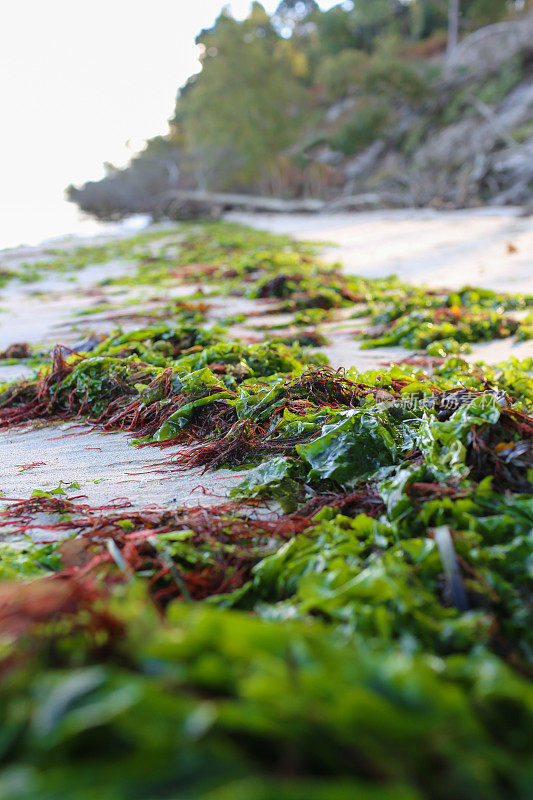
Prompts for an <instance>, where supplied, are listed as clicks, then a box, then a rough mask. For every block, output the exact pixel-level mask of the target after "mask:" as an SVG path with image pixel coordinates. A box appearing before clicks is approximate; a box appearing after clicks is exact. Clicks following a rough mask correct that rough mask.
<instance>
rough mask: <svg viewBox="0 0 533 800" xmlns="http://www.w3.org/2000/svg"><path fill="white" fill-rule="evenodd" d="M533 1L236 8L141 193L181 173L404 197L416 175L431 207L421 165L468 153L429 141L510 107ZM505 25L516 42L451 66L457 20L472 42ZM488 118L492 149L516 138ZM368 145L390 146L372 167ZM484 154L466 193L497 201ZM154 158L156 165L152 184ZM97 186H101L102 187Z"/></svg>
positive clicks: (121, 176)
mask: <svg viewBox="0 0 533 800" xmlns="http://www.w3.org/2000/svg"><path fill="white" fill-rule="evenodd" d="M531 5H532V4H531V2H526V0H347V2H342V3H339V4H338V5H335V6H334V7H333V8H331V9H329V10H327V11H322V10H321V9H320V8H319V6H318V5H317V3H316V2H315V0H282V1H281V2H280V3H279V6H278V8H277V9H276V11H275V12H274V14H271V15H269V14H267V13H266V11H265V9H264V7H263V6H262V5H261V4H260V3H259V2H254V3H253V4H252V6H251V10H250V13H249V15H248V16H247V18H246V19H244V20H242V21H239V20H235V19H234V18H233V17H232V16H231V15H230V14H229V13H228V11H227V10H223V11H222V13H221V14H220V16H219V17H218V19H217V20H216V22H215V24H214V25H213V27H211V28H209V29H206V30H203V31H201V33H200V34H199V35H198V37H197V40H196V41H197V44H198V46H199V48H200V53H201V56H200V60H201V70H200V71H199V72H198V73H197V74H196V75H193V76H191V78H190V79H189V80H188V82H187V83H186V84H185V86H183V87H182V88H181V89H180V91H179V92H178V95H177V100H176V107H175V114H174V117H173V119H172V120H171V121H170V130H169V134H168V136H167V137H165V138H164V141H163V142H161V141H160V138H159V139H158V140H154V141H151V142H148V144H147V147H146V149H145V151H144V152H143V153H142V154H141V155H140V156H139V157H137V158H136V159H134V161H133V162H132V166H131V168H130V169H133V171H134V173H135V176H136V180H135V181H134V183H135V187H136V188H135V192H137V193H138V191H139V189H138V186H139V182H140V183H142V181H143V180H144V181H145V182H146V185H147V187H148V185H149V190H150V191H149V192H147V193H145V194H149V195H150V196H153V195H155V194H157V193H158V191H159V193H160V194H161V192H164V191H167V190H168V189H169V187H176V181H175V180H174V178H175V175H176V169H178V172H179V176H180V177H179V181H178V183H179V186H181V187H182V188H183V187H185V188H189V189H199V190H210V191H233V192H235V191H241V192H242V191H244V192H255V193H261V194H274V195H282V196H288V197H297V196H302V195H306V194H316V193H318V195H319V196H326V197H327V196H331V195H334V194H335V193H338V192H339V191H340V190H342V191H343V192H344V194H346V193H348V192H350V191H354V190H360V191H361V190H362V191H368V189H371V190H372V191H373V190H374V187H376V186H380V185H382V184H383V185H385V186H386V188H387V190H389V189H392V190H394V191H396V190H397V189H398V188H399V187H400V186H401V184H402V181H403V183H404V184H405V185H407V184H408V185H409V190H410V197H411V202H414V203H421V202H427V200H426V197H427V196H428V192H429V191H430V189H429V188H428V189H427V190H426V189H424V190H423V191H422V190H421V189H420V187H421V186H422V184H423V183H424V181H425V180H426V178H425V177H424V176H421V178H420V179H418V177H416V176H415V177H412V178H411V177H409V175H408V173H409V172H410V171H411V169H412V168H414V167H416V160H417V159H418V160H423V159H424V158H426V161H427V162H428V163H429V162H431V161H432V160H433V161H434V162H435V163H437V162H439V159H440V160H441V161H442V160H443V159H445V157H447V156H445V151H446V153H448V154H450V153H451V154H452V156H453V154H454V153H455V152H457V148H454V147H453V146H452V145H450V146H448V149H446V148H444V149H443V148H441V151H440V152H439V153H435V154H433V155H432V154H431V153H430V154H426V155H424V153H425V150H424V148H426V149H427V146H428V143H431V141H435V142H438V141H440V140H439V136H441V134H442V131H443V130H444V129H445V128H446V126H448V127H450V126H453V125H457V124H459V123H463V122H464V120H465V119H468V118H470V117H471V118H472V120H473V126H474V127H473V130H476V126H477V125H478V124H479V119H477V118H476V115H477V116H478V117H479V113H480V112H479V106H478V107H477V111H476V107H475V103H474V102H473V101H472V97H475V98H478V96H479V98H483V97H485V98H491V99H492V106H494V111H491V112H490V113H494V114H497V113H498V108H497V106H498V104H499V103H500V104H501V103H502V102H503V100H504V99H505V96H506V95H507V94H509V92H511V91H512V90H513V89H514V87H515V86H517V85H518V84H520V82H521V81H524V80H525V79H526V78H527V75H528V74H529V72H528V71H529V70H530V66H531V61H532V58H531V55H528V48H527V46H526V44H524V43H523V42H522V39H520V36H518V38H519V39H520V43H519V44H516V43H515V39H516V36H515V38H512V37H513V36H514V33H513V31H514V30H515V29H514V28H513V25H514V26H516V25H517V24H518V23H517V22H516V20H518V19H520V15H522V16H524V15H527V11H528V9H530V8H531ZM529 19H530V20H531V16H530V17H529ZM498 21H504V22H508V24H509V26H510V28H509V30H510V31H511V33H510V34H509V35H510V36H511V34H512V36H511V39H509V38H507V39H505V35H506V34H505V31H504V32H503V36H504V39H503V40H502V41H503V44H501V45H498V44H496V46H494V43H493V42H492V44H491V47H490V48H489V49H488V51H487V52H488V56H486V54H485V52H484V51H483V52H482V51H480V50H475V48H474V50H472V58H471V59H470V60H471V61H473V62H475V61H476V60H477V66H476V65H474V66H472V64H470V63H469V62H468V60H467V62H465V63H466V66H465V64H463V65H461V63H460V62H457V64H456V65H455V67H454V68H453V69H452V68H451V67H450V66H449V62H450V58H451V57H452V52H451V51H453V48H454V45H455V41H454V37H455V34H454V27H455V25H457V36H458V38H459V39H464V38H465V36H466V37H468V35H469V34H471V33H472V32H474V31H476V30H477V29H478V28H480V27H481V26H483V25H487V24H490V23H494V22H498ZM526 25H527V20H526V21H525V22H524V26H526ZM450 27H451V37H452V38H451V40H450V38H449V33H450ZM504 27H505V26H504ZM524 30H525V27H524ZM517 35H518V34H517ZM522 38H524V41H526V39H527V36H526V37H522ZM467 41H468V39H467ZM491 41H492V40H491ZM516 41H518V39H517V40H516ZM509 42H510V44H509ZM447 45H448V58H446V50H447ZM450 45H451V47H450ZM460 49H461V48H458V50H460ZM467 49H468V48H467ZM498 49H501V50H502V52H501V53H498V52H497V51H498ZM507 51H508V52H507ZM506 53H507V55H506ZM494 59H495V60H494ZM506 59H507V60H506ZM452 60H453V59H452ZM502 87H503V89H502ZM521 97H522V100H521V101H520V102H524V103H525V104H526V107H525V110H524V111H523V113H522V112H521V113H520V114H518V115H516V114H515V116H513V117H512V120H511V122H510V123H509V124H511V125H512V127H513V129H516V130H520V132H521V133H520V136H522V138H523V137H526V139H527V137H528V135H529V134H528V131H529V128H528V125H529V121H530V120H529V117H528V113H529V112H528V110H527V109H528V108H529V105H528V104H529V102H530V101H529V98H528V97H527V98H526V97H525V95H523V96H522V95H521ZM476 102H477V101H476ZM483 102H485V101H483ZM489 105H490V104H489ZM530 111H531V109H530ZM483 124H486V125H487V126H488V127H487V136H486V137H485V138H486V140H487V143H488V144H487V148H488V149H487V153H489V151H490V153H492V154H493V153H494V152H496V150H497V149H498V148H500V147H501V143H502V134H501V133H500V135H499V136H498V135H496V136H494V135H493V134H494V131H495V130H497V129H498V126H500V128H501V124H503V123H500V122H495V121H493V123H492V126H491V125H490V124H489V118H488V117H487V115H486V114H485V118H484V123H483ZM505 124H506V125H507V124H508V123H507V122H506V123H505ZM467 127H468V126H467ZM454 135H455V134H454ZM457 135H459V134H457ZM464 135H469V134H468V131H467V128H465V130H464V132H463V136H464ZM509 136H510V137H511V138H512V137H513V130H510V131H509ZM450 137H451V138H452V139H453V136H452V133H450V134H449V137H448V138H450ZM503 139H505V137H503ZM478 144H479V143H478ZM478 144H476V146H478ZM519 144H520V143H519ZM480 146H482V147H483V145H480ZM368 148H374V150H376V152H377V151H378V150H379V152H380V153H381V155H380V161H379V163H378V162H376V163H372V164H371V167H370V172H369V171H368V169H367V168H365V169H366V172H365V169H363V171H362V173H361V174H359V172H358V169H359V167H358V166H357V165H355V166H353V164H352V162H351V161H350V162H349V163H348V162H346V159H348V158H352V157H355V156H361V157H362V159H363V161H365V158H366V161H369V162H371V161H372V159H371V158H370V155H368V158H367V157H366V156H364V154H365V151H366V149H368ZM491 148H492V149H491ZM374 150H372V151H371V152H374ZM474 155H475V154H474ZM363 156H364V157H363ZM487 157H488V156H487ZM465 158H467V160H468V159H470V161H471V160H472V156H471V155H469V156H466V155H465ZM480 158H481V157H480ZM483 158H484V156H483ZM366 161H365V163H366ZM455 161H456V159H454V157H451V158H450V170H451V171H450V173H449V176H448V177H449V179H450V180H454V177H453V176H454V174H455V173H454V172H453V170H456V171H457V169H459V170H460V168H461V165H458V164H455ZM452 162H453V163H452ZM478 162H479V163H478V170H477V173H476V175H477V177H475V176H471V177H469V178H468V181H471V182H472V181H474V183H475V185H474V183H472V188H469V186H468V187H466V188H465V189H464V191H463V195H464V198H465V202H470V200H469V198H470V197H472V198H473V197H474V195H476V197H477V199H478V200H480V201H482V200H483V199H484V195H483V193H485V195H487V193H488V194H496V195H497V190H498V189H500V188H501V185H500V183H501V182H500V179H499V178H498V177H496V178H494V180H492V179H491V180H489V179H488V178H487V176H486V175H485V174H484V173H483V170H484V169H485V168H486V169H492V166H491V165H489V164H488V162H487V164H485V161H483V159H482V158H481V160H479V159H478ZM162 163H164V164H166V167H165V168H163V167H162V166H161V165H162ZM439 163H440V162H439ZM147 164H153V165H154V169H153V171H152V172H153V174H152V176H151V179H150V180H149V181H148V180H147V177H146V176H147V175H148V173H149V171H150V170H149V169H148V168H147V166H146V165H147ZM156 165H157V167H156ZM470 166H471V164H470ZM127 172H128V170H126V171H118V173H117V172H114V173H112V174H110V176H109V179H108V188H109V186H110V183H109V181H111V182H113V186H114V191H115V193H116V191H117V186H118V185H121V190H120V191H121V193H122V195H123V194H124V193H125V192H126V193H127V191H128V190H129V189H124V186H125V185H126V183H127V184H128V186H129V187H130V188H131V185H132V178H131V176H128V175H126V173H127ZM478 173H479V175H478ZM141 175H142V179H141V177H140V176H141ZM402 175H403V177H402ZM170 176H173V177H172V178H171V177H170ZM474 179H475V180H474ZM443 180H444V179H443ZM125 181H126V183H125ZM468 181H467V182H468ZM128 182H129V183H128ZM380 182H381V183H380ZM92 191H93V193H94V192H96V193H98V189H97V188H95V184H92ZM532 191H533V187H532ZM443 194H444V195H445V194H446V192H443ZM487 196H488V195H487ZM76 199H77V200H78V201H79V200H80V194H79V192H78V194H77V196H76ZM429 199H431V198H429ZM443 199H444V198H443ZM137 205H139V204H137ZM140 205H142V203H140Z"/></svg>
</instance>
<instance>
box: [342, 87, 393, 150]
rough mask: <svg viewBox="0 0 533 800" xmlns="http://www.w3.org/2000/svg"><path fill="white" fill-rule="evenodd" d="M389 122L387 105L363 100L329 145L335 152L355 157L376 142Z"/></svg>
mask: <svg viewBox="0 0 533 800" xmlns="http://www.w3.org/2000/svg"><path fill="white" fill-rule="evenodd" d="M389 121H390V111H389V109H388V107H387V105H386V104H385V103H382V102H379V101H372V100H367V99H365V100H362V101H361V102H360V103H359V104H358V107H357V111H356V112H355V114H353V116H351V117H349V118H348V119H347V120H345V121H344V122H343V123H342V124H341V126H340V127H339V129H338V130H337V131H336V132H335V133H334V134H333V135H332V136H330V137H329V144H330V146H331V147H332V148H333V149H334V150H340V151H341V152H342V153H344V154H345V155H353V154H354V153H357V152H358V151H359V150H362V149H363V148H364V147H366V146H367V145H368V144H370V143H371V142H372V141H374V139H376V137H377V136H379V134H380V133H381V132H382V130H383V128H385V126H386V125H387V124H388V123H389Z"/></svg>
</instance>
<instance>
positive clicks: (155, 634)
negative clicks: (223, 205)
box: [0, 224, 533, 800]
mask: <svg viewBox="0 0 533 800" xmlns="http://www.w3.org/2000/svg"><path fill="white" fill-rule="evenodd" d="M123 246H124V247H126V249H127V245H126V244H124V245H123ZM127 252H128V255H129V256H130V257H131V256H132V251H131V250H128V251H127ZM133 258H134V259H135V260H136V261H137V269H138V271H137V273H136V274H135V275H133V276H132V277H130V278H129V280H130V281H133V282H135V281H138V282H142V281H148V282H150V281H154V282H155V283H156V284H158V285H159V286H160V287H165V286H171V285H173V284H176V283H180V282H194V283H196V282H198V280H201V281H202V282H205V285H206V288H208V289H209V291H217V292H227V293H235V294H239V293H240V294H241V295H245V296H248V297H250V298H259V299H260V300H261V302H262V304H263V306H264V307H265V308H266V309H267V310H279V309H280V308H282V309H283V310H285V311H286V312H289V313H291V314H293V315H294V316H296V315H297V314H298V313H301V312H302V311H305V309H307V308H310V309H311V310H315V311H316V310H321V311H328V312H329V313H331V314H333V315H334V314H335V313H339V309H340V310H341V311H342V310H344V311H343V313H345V314H348V315H350V314H354V315H357V319H358V320H359V319H360V318H361V316H362V315H364V316H365V317H366V318H367V319H369V320H370V321H371V322H373V324H374V326H377V325H380V326H382V331H381V332H380V333H379V337H380V338H379V339H378V338H369V337H368V336H367V335H366V334H360V335H364V336H365V337H366V339H365V345H368V346H376V345H380V344H383V343H384V342H383V339H384V338H385V337H387V336H388V337H389V339H390V338H393V339H394V341H395V342H397V343H400V344H403V345H405V346H406V347H410V348H416V349H419V350H420V351H421V353H420V354H419V355H418V356H411V357H408V358H406V359H405V360H404V361H402V362H400V363H398V364H394V365H390V366H388V367H383V368H381V369H379V370H374V371H370V372H365V373H361V372H358V371H357V370H353V369H352V370H348V371H337V372H335V371H333V370H331V369H330V368H328V367H327V365H326V363H325V361H326V360H325V357H324V355H323V354H322V353H320V351H317V349H316V347H313V349H307V348H305V347H303V346H302V344H301V343H299V342H294V343H292V344H288V343H287V342H285V341H282V340H280V339H276V338H272V336H271V335H270V334H271V332H270V331H268V330H267V334H266V336H265V339H264V341H261V342H258V343H253V344H247V343H245V342H243V341H242V339H236V338H233V339H232V338H231V330H232V328H231V326H232V325H233V324H234V320H231V319H228V320H226V321H225V323H224V324H221V323H218V324H216V325H209V324H208V323H207V322H206V319H205V314H206V313H207V307H206V305H207V304H206V303H205V297H204V298H203V300H202V302H201V303H198V304H195V303H193V302H190V301H187V302H182V303H181V304H176V303H171V302H170V301H169V300H168V299H166V298H163V299H162V301H161V303H162V306H161V309H160V313H161V319H159V320H153V321H151V322H150V324H144V325H143V326H142V327H139V328H137V329H134V330H131V331H128V332H123V331H116V332H114V333H112V334H111V335H109V336H108V337H106V338H104V339H103V340H101V341H100V340H97V341H95V342H93V343H92V349H91V350H89V351H86V352H77V353H75V352H70V353H68V352H66V350H65V348H62V349H61V348H58V349H57V350H56V352H55V355H54V358H53V362H52V363H51V364H49V365H48V366H47V367H46V368H44V369H42V371H41V373H40V374H39V375H37V376H36V377H35V379H33V380H27V381H21V382H17V383H14V384H10V385H8V386H4V387H3V389H2V391H1V393H0V426H1V427H4V428H9V427H11V426H13V425H19V424H24V423H30V422H32V421H33V420H37V419H39V420H42V419H44V420H48V421H52V420H70V419H74V418H75V419H80V418H83V419H88V420H90V421H92V422H93V423H94V424H95V425H97V426H99V427H103V428H106V429H108V430H126V431H129V432H131V434H132V435H133V436H135V437H136V440H137V442H138V443H140V444H142V445H144V446H151V447H159V448H166V447H168V446H169V445H178V446H179V449H177V450H174V451H172V452H171V453H170V455H169V454H168V453H163V454H162V456H161V459H162V460H161V465H163V466H164V467H165V469H167V470H175V471H176V474H177V477H178V479H179V472H180V471H181V470H183V469H186V468H190V467H202V468H203V469H214V468H217V467H221V466H224V467H230V468H238V469H239V471H241V472H242V473H243V474H242V480H241V482H240V484H239V485H238V486H237V487H236V488H235V489H234V490H233V491H232V494H231V498H230V500H229V501H228V502H226V503H224V504H221V505H218V506H212V507H209V508H202V507H196V508H189V509H180V508H177V509H157V508H145V509H141V510H135V509H133V508H132V507H131V506H128V504H127V503H125V504H123V505H118V504H117V505H114V506H112V507H104V508H92V507H91V506H89V505H88V504H84V503H83V502H82V501H83V498H80V497H75V496H72V492H74V491H75V490H76V488H77V487H76V485H75V484H72V485H71V487H66V491H67V492H70V495H68V494H66V491H65V487H62V486H61V485H60V486H59V487H58V489H57V490H55V491H53V492H48V493H47V492H42V491H40V492H35V493H34V495H33V496H32V497H31V498H29V499H28V500H19V501H17V502H11V503H10V504H9V505H7V507H6V509H5V510H4V512H3V513H2V516H1V518H0V527H1V528H2V530H3V532H4V534H5V535H4V537H3V541H2V544H1V546H0V578H1V582H0V632H1V638H0V642H1V645H0V646H1V650H0V670H1V673H2V686H1V688H0V708H1V709H2V719H3V724H2V731H1V737H0V764H1V767H0V780H1V783H2V790H1V796H2V797H5V798H6V799H7V798H13V800H14V798H17V800H18V798H28V800H37V798H39V800H42V799H43V798H50V799H51V798H54V800H55V798H65V800H66V799H67V798H69V800H70V798H72V797H74V798H76V799H78V798H79V800H89V798H92V797H94V795H95V793H98V794H100V795H101V796H102V797H104V798H106V800H107V798H109V800H119V799H120V800H123V798H132V800H133V799H134V798H141V797H148V796H149V797H154V798H161V799H162V800H163V798H168V799H169V800H170V798H175V797H177V796H179V797H183V798H191V800H225V798H229V797H231V798H241V797H242V798H243V800H262V799H263V800H267V798H270V797H272V796H273V794H274V793H275V794H276V795H279V796H280V797H282V798H287V800H304V798H305V800H308V799H309V798H315V799H316V800H319V799H320V800H326V798H327V800H331V798H339V800H341V798H342V800H344V798H353V797H364V798H376V800H389V798H390V800H392V799H393V798H394V800H397V798H399V799H400V800H403V798H405V800H417V799H418V798H431V799H432V800H433V799H434V800H448V798H454V800H455V798H460V799H462V798H464V799H465V800H466V798H470V797H472V796H480V797H481V796H482V797H484V798H485V797H486V798H494V800H497V799H498V798H504V797H505V798H506V797H509V796H512V797H517V798H523V800H526V798H527V797H528V796H529V794H530V787H531V782H532V780H533V775H532V773H531V761H530V743H531V737H532V732H533V724H532V720H533V692H532V690H531V682H530V679H531V674H532V666H533V664H532V662H533V641H532V639H531V630H532V621H533V620H532V618H531V603H530V590H531V560H532V547H531V545H532V541H531V531H532V527H533V485H532V484H533V418H532V417H531V412H532V409H533V380H532V378H531V373H532V371H533V363H532V360H531V359H524V360H522V361H518V360H516V359H509V361H508V362H506V363H504V364H500V365H498V366H495V367H489V366H487V365H484V364H482V363H477V364H472V363H469V362H467V361H466V360H464V359H463V358H461V357H460V355H458V354H454V355H451V356H448V357H443V355H442V354H441V353H440V351H439V352H438V353H437V355H432V352H431V350H430V348H432V347H433V346H437V347H440V348H443V349H444V350H446V351H448V352H449V351H450V350H451V351H454V350H455V349H457V348H459V347H460V345H461V343H464V342H468V341H473V340H478V341H484V340H488V339H491V338H494V336H498V335H511V334H512V333H513V332H516V330H517V329H518V326H519V325H520V324H521V323H520V322H519V321H518V318H516V322H514V323H513V324H511V322H510V320H513V319H514V318H513V314H516V313H517V312H520V313H522V314H523V313H524V311H525V310H526V309H527V306H528V305H529V304H530V302H531V300H530V298H527V297H519V296H510V295H502V294H495V293H492V292H489V291H484V290H479V289H475V288H473V287H467V288H465V289H463V290H461V291H459V292H452V293H450V292H446V291H444V290H443V291H438V292H433V291H431V292H429V291H426V290H424V289H422V288H419V287H417V288H414V287H410V286H408V285H407V284H403V283H401V282H399V281H398V280H397V279H396V278H388V279H380V280H374V281H373V280H368V279H363V278H360V277H357V276H349V275H345V274H343V272H342V270H341V268H340V266H334V267H327V266H324V265H323V264H321V263H320V261H319V260H318V259H317V258H316V255H315V254H314V253H313V248H312V247H311V246H310V245H302V246H299V245H294V244H291V243H290V242H289V241H288V240H286V239H283V238H273V237H269V236H268V235H267V234H261V233H257V232H249V231H246V230H245V229H242V228H238V227H235V226H225V227H223V226H220V225H218V224H217V225H207V226H205V227H202V228H199V227H198V226H192V227H190V226H189V227H186V228H184V229H183V230H181V231H180V233H179V235H178V236H176V235H174V234H167V236H166V238H164V239H161V240H160V241H159V242H155V241H148V240H146V241H145V242H144V243H139V242H137V243H136V244H135V248H134V255H133ZM402 306H403V312H402ZM425 314H431V319H432V320H433V321H434V323H435V324H434V327H433V328H429V327H428V326H429V323H427V324H424V319H425V317H424V315H425ZM447 314H451V315H452V319H453V321H454V322H453V326H452V327H453V332H450V330H449V329H448V327H447V325H448V321H447V317H446V315H447ZM417 315H418V316H417ZM154 316H157V315H156V314H155V312H154ZM171 317H172V319H170V318H171ZM414 320H417V323H416V324H412V323H413V321H414ZM240 322H242V320H240ZM404 323H405V324H404ZM358 324H359V323H358ZM402 324H404V327H401V325H402ZM276 330H277V329H276ZM274 332H276V331H274ZM312 333H313V330H311V331H310V332H309V336H311V334H312ZM371 333H372V336H374V334H377V331H376V329H375V327H374V329H373V330H372V331H371ZM452 337H453V338H452ZM311 340H312V336H311ZM311 344H313V345H316V344H317V342H316V341H311ZM456 346H457V347H456ZM424 348H426V349H424ZM72 477H73V478H75V477H76V476H72ZM259 507H260V508H261V511H262V513H258V509H259ZM265 507H266V508H267V509H268V508H269V509H270V513H268V514H267V513H263V512H264V511H265ZM29 530H33V531H35V530H38V531H40V533H41V534H42V537H41V538H43V537H44V538H45V539H46V541H47V543H46V544H45V545H43V544H36V543H33V542H31V541H30V540H29V539H25V538H24V536H25V534H26V532H27V531H29ZM9 536H11V537H12V538H13V541H12V542H11V543H9Z"/></svg>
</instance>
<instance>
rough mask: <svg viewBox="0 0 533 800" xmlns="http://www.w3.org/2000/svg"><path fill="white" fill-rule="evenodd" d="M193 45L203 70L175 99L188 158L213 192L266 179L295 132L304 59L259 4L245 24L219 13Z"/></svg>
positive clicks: (298, 122)
mask: <svg viewBox="0 0 533 800" xmlns="http://www.w3.org/2000/svg"><path fill="white" fill-rule="evenodd" d="M197 42H198V43H199V44H201V45H202V46H203V47H204V54H203V57H202V71H201V73H200V74H199V75H198V76H195V78H194V79H193V82H192V83H191V84H190V86H189V87H187V91H185V92H184V93H183V96H182V97H181V98H179V100H178V106H177V116H176V121H177V122H178V123H181V124H182V125H183V128H184V131H185V134H186V136H187V138H188V141H189V142H190V148H191V155H192V157H193V158H195V159H199V160H200V162H201V170H202V172H203V173H204V177H205V179H206V180H208V182H209V185H210V186H213V187H219V188H227V187H228V186H231V185H232V184H233V185H234V184H235V183H237V184H238V183H239V182H250V181H256V180H258V179H265V178H266V177H267V176H268V172H269V170H270V169H271V168H272V167H273V165H274V162H275V159H276V157H277V156H278V155H280V154H281V153H282V152H283V150H284V149H285V147H286V146H287V145H288V144H289V143H290V142H291V141H292V138H293V136H294V134H295V131H297V130H298V128H299V125H300V119H299V113H297V112H298V108H299V100H300V99H301V98H300V91H301V90H300V87H299V83H298V74H299V73H300V74H305V59H302V58H301V57H299V55H298V54H297V53H296V51H295V50H294V48H292V46H291V44H290V42H287V41H285V40H283V39H281V38H280V37H279V36H278V35H277V34H276V32H275V31H274V29H273V27H272V24H271V21H270V19H269V17H268V16H267V15H266V14H265V12H264V10H263V8H262V6H260V5H259V4H258V3H256V4H255V5H254V8H253V10H252V12H251V13H250V16H249V17H248V18H247V19H245V20H244V21H243V22H237V21H236V20H234V19H233V18H232V17H230V16H229V15H228V14H227V13H226V12H223V13H222V14H221V16H220V17H219V18H218V20H217V22H216V23H215V26H214V28H212V29H211V30H210V31H204V32H203V33H202V34H201V35H200V36H199V37H198V39H197Z"/></svg>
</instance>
